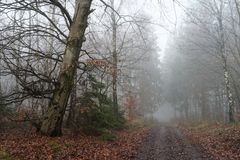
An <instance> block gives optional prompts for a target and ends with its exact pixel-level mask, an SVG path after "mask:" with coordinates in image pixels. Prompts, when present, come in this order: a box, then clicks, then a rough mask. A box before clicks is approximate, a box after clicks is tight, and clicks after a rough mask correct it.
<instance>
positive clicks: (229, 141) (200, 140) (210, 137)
mask: <svg viewBox="0 0 240 160" xmlns="http://www.w3.org/2000/svg"><path fill="white" fill-rule="evenodd" d="M184 130H185V134H186V135H187V137H188V138H189V139H190V140H191V141H192V142H193V143H195V144H199V145H200V146H201V147H202V148H203V149H204V150H205V151H206V152H207V153H208V154H210V155H212V156H213V157H214V159H215V160H240V124H231V125H226V124H208V123H201V124H198V125H192V126H189V125H188V126H185V127H184Z"/></svg>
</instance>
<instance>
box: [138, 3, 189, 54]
mask: <svg viewBox="0 0 240 160" xmlns="http://www.w3.org/2000/svg"><path fill="white" fill-rule="evenodd" d="M141 1H143V2H142V3H143V4H144V3H145V5H144V11H145V12H146V13H147V14H148V15H150V16H151V17H152V21H153V22H154V23H157V24H159V25H154V28H155V33H154V34H155V35H157V37H158V45H159V48H160V49H161V50H162V51H159V54H160V55H161V57H163V55H164V50H165V48H166V46H167V42H168V39H169V38H170V37H171V35H173V34H174V33H175V32H176V30H177V27H178V26H179V25H180V24H181V22H182V17H183V15H184V11H183V8H182V6H179V5H178V4H177V3H174V0H158V1H160V3H159V2H158V1H157V0H141ZM178 2H179V3H180V4H182V5H183V6H185V4H186V0H178ZM160 25H162V27H161V26H160Z"/></svg>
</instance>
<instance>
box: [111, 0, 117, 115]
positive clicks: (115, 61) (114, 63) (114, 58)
mask: <svg viewBox="0 0 240 160" xmlns="http://www.w3.org/2000/svg"><path fill="white" fill-rule="evenodd" d="M111 5H112V7H113V8H114V0H112V1H111ZM111 19H112V30H113V31H112V47H113V48H112V49H113V50H112V55H113V73H112V74H113V75H112V78H113V95H112V96H113V107H114V112H115V114H116V115H118V97H117V77H118V76H117V70H118V67H117V65H118V56H117V24H116V17H115V12H114V11H112V15H111Z"/></svg>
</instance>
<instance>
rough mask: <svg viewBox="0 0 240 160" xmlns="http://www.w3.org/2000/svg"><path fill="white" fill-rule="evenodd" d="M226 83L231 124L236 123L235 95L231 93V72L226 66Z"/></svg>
mask: <svg viewBox="0 0 240 160" xmlns="http://www.w3.org/2000/svg"><path fill="white" fill-rule="evenodd" d="M224 81H225V85H226V92H227V98H228V107H229V108H228V109H229V110H228V112H229V113H228V116H229V122H230V123H232V122H235V119H234V100H233V94H232V91H231V85H230V80H229V72H228V70H227V66H226V65H224Z"/></svg>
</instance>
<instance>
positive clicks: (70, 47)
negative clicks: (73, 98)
mask: <svg viewBox="0 0 240 160" xmlns="http://www.w3.org/2000/svg"><path fill="white" fill-rule="evenodd" d="M91 3H92V0H77V3H76V5H77V7H76V9H75V15H74V18H73V23H72V24H71V27H70V32H69V36H68V39H67V45H66V49H65V53H64V58H63V63H62V65H61V69H60V72H59V76H58V82H57V83H56V86H55V91H54V93H53V96H52V99H51V101H50V103H49V106H48V110H47V112H46V114H45V116H44V118H43V122H42V126H41V129H40V133H41V134H42V135H46V136H51V137H54V136H61V135H62V121H63V116H64V113H65V110H66V106H67V103H68V99H69V95H70V93H71V90H72V87H73V82H74V74H75V72H76V67H77V63H78V58H79V54H80V51H81V47H82V43H83V42H84V39H85V37H84V34H85V30H86V28H87V19H88V15H89V14H90V12H91V11H90V7H91Z"/></svg>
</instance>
